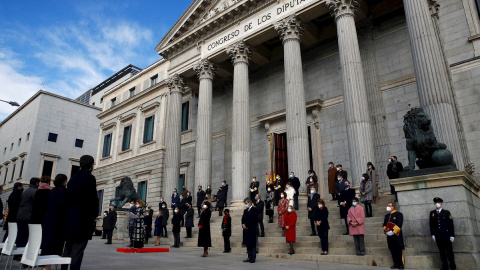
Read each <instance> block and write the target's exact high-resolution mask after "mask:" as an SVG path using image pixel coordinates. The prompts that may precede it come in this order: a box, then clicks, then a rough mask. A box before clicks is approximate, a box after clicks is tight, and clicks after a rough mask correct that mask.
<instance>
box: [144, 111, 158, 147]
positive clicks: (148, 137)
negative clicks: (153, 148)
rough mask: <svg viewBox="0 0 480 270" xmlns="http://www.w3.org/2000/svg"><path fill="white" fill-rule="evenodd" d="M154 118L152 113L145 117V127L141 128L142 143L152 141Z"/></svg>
mask: <svg viewBox="0 0 480 270" xmlns="http://www.w3.org/2000/svg"><path fill="white" fill-rule="evenodd" d="M154 120H155V115H152V116H150V117H148V118H145V127H144V128H143V143H148V142H151V141H153V127H154V124H153V121H154Z"/></svg>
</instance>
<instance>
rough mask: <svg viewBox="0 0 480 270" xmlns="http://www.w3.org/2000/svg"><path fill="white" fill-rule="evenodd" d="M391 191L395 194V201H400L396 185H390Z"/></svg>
mask: <svg viewBox="0 0 480 270" xmlns="http://www.w3.org/2000/svg"><path fill="white" fill-rule="evenodd" d="M390 193H392V194H394V195H395V201H398V197H397V192H396V191H395V187H394V186H393V185H390Z"/></svg>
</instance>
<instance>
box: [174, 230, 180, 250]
mask: <svg viewBox="0 0 480 270" xmlns="http://www.w3.org/2000/svg"><path fill="white" fill-rule="evenodd" d="M173 245H174V246H176V247H179V246H180V233H179V232H178V233H177V232H174V233H173Z"/></svg>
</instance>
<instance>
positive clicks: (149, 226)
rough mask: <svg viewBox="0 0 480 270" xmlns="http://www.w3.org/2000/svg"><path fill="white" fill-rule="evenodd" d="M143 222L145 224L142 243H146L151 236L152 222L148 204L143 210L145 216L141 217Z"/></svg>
mask: <svg viewBox="0 0 480 270" xmlns="http://www.w3.org/2000/svg"><path fill="white" fill-rule="evenodd" d="M143 223H144V225H145V240H144V243H145V244H148V239H149V238H151V237H152V223H153V209H152V206H151V205H150V204H149V205H148V206H147V210H146V211H145V217H144V218H143Z"/></svg>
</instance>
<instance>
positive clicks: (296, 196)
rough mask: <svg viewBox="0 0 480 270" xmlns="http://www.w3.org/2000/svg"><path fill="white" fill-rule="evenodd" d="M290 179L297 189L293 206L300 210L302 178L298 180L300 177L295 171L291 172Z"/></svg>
mask: <svg viewBox="0 0 480 270" xmlns="http://www.w3.org/2000/svg"><path fill="white" fill-rule="evenodd" d="M288 180H289V182H290V184H292V187H293V188H294V189H295V195H293V208H295V210H298V189H299V188H300V180H298V177H296V176H295V173H294V172H290V177H289V179H288Z"/></svg>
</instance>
